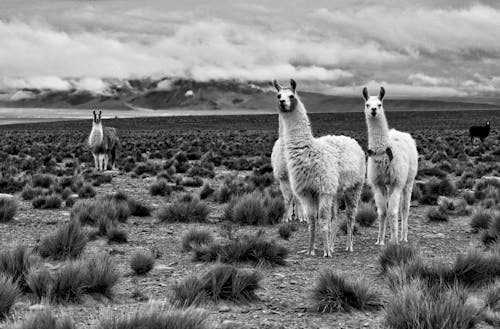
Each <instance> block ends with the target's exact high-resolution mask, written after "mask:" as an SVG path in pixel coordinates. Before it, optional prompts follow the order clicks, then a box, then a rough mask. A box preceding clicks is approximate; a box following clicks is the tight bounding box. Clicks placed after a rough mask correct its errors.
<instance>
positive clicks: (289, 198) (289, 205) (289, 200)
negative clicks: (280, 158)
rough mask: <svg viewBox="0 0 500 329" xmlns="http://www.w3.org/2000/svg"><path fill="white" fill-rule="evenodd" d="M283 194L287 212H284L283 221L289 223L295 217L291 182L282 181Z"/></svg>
mask: <svg viewBox="0 0 500 329" xmlns="http://www.w3.org/2000/svg"><path fill="white" fill-rule="evenodd" d="M280 189H281V194H282V195H283V200H284V202H285V213H284V214H283V222H284V223H288V222H289V221H291V220H292V219H293V218H292V217H293V204H294V200H293V193H292V188H291V187H290V183H289V182H287V181H283V180H282V181H280Z"/></svg>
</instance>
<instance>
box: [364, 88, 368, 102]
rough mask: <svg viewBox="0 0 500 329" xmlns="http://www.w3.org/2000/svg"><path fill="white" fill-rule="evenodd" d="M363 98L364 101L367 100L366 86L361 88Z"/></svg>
mask: <svg viewBox="0 0 500 329" xmlns="http://www.w3.org/2000/svg"><path fill="white" fill-rule="evenodd" d="M363 98H364V99H365V101H367V100H368V88H366V87H364V88H363Z"/></svg>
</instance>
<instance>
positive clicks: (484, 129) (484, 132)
mask: <svg viewBox="0 0 500 329" xmlns="http://www.w3.org/2000/svg"><path fill="white" fill-rule="evenodd" d="M489 134H490V122H489V121H486V125H484V126H472V127H470V128H469V135H470V141H471V143H473V142H474V137H477V138H479V139H480V140H481V143H484V139H485V138H486V137H488V135H489Z"/></svg>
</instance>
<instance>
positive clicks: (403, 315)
mask: <svg viewBox="0 0 500 329" xmlns="http://www.w3.org/2000/svg"><path fill="white" fill-rule="evenodd" d="M466 301H467V291H466V290H465V289H463V288H460V287H459V286H452V287H450V288H446V289H444V291H438V292H430V291H429V290H428V289H427V287H426V286H425V284H422V283H421V282H419V281H415V282H412V283H410V284H408V285H406V286H404V287H403V288H402V289H401V290H399V291H398V292H397V293H396V294H395V295H394V296H393V297H391V298H390V299H389V301H388V303H387V305H386V307H385V314H384V327H385V328H388V329H401V328H407V329H435V328H440V329H469V328H473V327H474V326H475V324H476V323H477V322H479V320H480V312H479V311H478V310H477V309H476V308H475V307H474V306H472V305H470V304H468V303H467V302H466Z"/></svg>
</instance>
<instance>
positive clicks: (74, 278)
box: [29, 254, 119, 303]
mask: <svg viewBox="0 0 500 329" xmlns="http://www.w3.org/2000/svg"><path fill="white" fill-rule="evenodd" d="M118 278H119V274H118V271H117V268H116V266H115V264H114V262H113V261H112V259H111V257H110V256H109V255H107V254H98V255H94V256H92V257H90V258H89V259H79V260H75V261H70V262H69V263H67V264H66V265H64V266H63V267H62V268H61V269H59V270H58V271H57V272H55V273H54V274H51V273H50V272H48V271H46V270H42V271H40V272H34V273H33V275H30V279H29V282H30V287H31V288H32V290H33V292H34V293H35V295H36V297H37V298H39V299H42V298H45V299H47V300H49V301H51V302H55V303H66V302H78V301H79V300H80V299H81V297H82V296H83V295H84V294H94V293H95V294H101V295H104V296H106V297H110V296H111V295H112V289H113V287H114V285H115V284H116V283H117V282H118Z"/></svg>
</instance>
